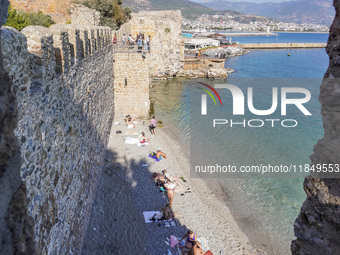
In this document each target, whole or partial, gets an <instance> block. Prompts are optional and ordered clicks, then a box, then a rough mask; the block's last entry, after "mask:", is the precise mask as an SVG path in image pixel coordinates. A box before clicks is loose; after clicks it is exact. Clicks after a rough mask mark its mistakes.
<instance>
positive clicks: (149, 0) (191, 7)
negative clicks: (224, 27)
mask: <svg viewBox="0 0 340 255" xmlns="http://www.w3.org/2000/svg"><path fill="white" fill-rule="evenodd" d="M124 5H126V6H129V7H130V8H131V9H132V10H133V11H134V12H137V11H141V10H145V11H163V10H181V11H182V15H183V16H184V17H186V18H195V17H197V16H199V15H202V14H214V13H215V11H214V10H212V9H210V8H208V7H204V6H202V5H199V4H197V3H194V2H191V1H188V0H124Z"/></svg>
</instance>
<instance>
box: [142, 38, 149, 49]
mask: <svg viewBox="0 0 340 255" xmlns="http://www.w3.org/2000/svg"><path fill="white" fill-rule="evenodd" d="M143 44H144V51H147V50H148V40H147V39H146V38H145V37H144V40H143Z"/></svg>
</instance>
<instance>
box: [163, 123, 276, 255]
mask: <svg viewBox="0 0 340 255" xmlns="http://www.w3.org/2000/svg"><path fill="white" fill-rule="evenodd" d="M163 130H164V133H163V134H162V135H163V136H165V137H167V139H170V140H172V141H175V142H176V143H178V144H179V145H180V146H181V148H182V147H184V146H183V144H181V141H180V138H179V135H178V134H176V131H175V128H174V127H172V126H171V125H170V126H169V127H166V128H164V129H163ZM165 131H167V132H165ZM189 152H190V150H189ZM184 154H185V155H186V156H187V159H188V158H189V156H190V155H189V154H190V153H184ZM189 164H190V163H189V162H188V167H189ZM189 175H190V170H189ZM193 179H196V178H193ZM201 181H203V182H204V183H205V185H206V186H207V188H208V189H209V191H208V192H207V194H210V195H207V196H208V197H209V200H211V202H212V203H216V202H218V203H220V204H221V205H220V206H221V207H224V208H225V210H226V212H227V213H226V215H225V216H231V218H232V219H231V220H232V221H233V222H234V224H236V225H237V233H240V232H241V233H242V234H243V235H245V236H246V237H247V244H249V245H250V247H252V249H251V252H252V254H262V255H264V254H277V253H275V252H274V247H273V244H272V243H271V242H270V241H269V240H271V238H270V236H269V234H268V233H267V231H262V232H261V234H260V235H259V232H258V229H259V227H260V226H258V225H256V224H254V223H251V222H250V218H251V216H250V215H249V218H245V214H244V211H243V214H241V212H242V211H241V210H239V209H238V208H236V207H237V206H235V203H237V202H236V201H235V200H238V198H237V197H235V196H234V195H233V194H231V193H232V192H230V191H227V190H225V189H224V188H223V187H222V186H221V184H220V183H219V182H218V181H217V180H216V179H215V178H210V179H203V180H201ZM204 195H206V194H203V196H204ZM222 211H223V210H222ZM239 231H240V232H239Z"/></svg>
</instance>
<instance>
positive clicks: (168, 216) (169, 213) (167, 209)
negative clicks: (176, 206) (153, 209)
mask: <svg viewBox="0 0 340 255" xmlns="http://www.w3.org/2000/svg"><path fill="white" fill-rule="evenodd" d="M161 212H163V215H164V219H165V220H171V219H172V220H175V214H174V212H173V211H172V209H171V207H170V204H167V205H166V206H164V207H163V208H162V209H161Z"/></svg>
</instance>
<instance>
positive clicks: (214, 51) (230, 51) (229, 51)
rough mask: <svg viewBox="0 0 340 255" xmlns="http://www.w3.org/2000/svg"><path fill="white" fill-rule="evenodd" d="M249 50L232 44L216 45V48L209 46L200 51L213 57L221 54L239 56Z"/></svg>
mask: <svg viewBox="0 0 340 255" xmlns="http://www.w3.org/2000/svg"><path fill="white" fill-rule="evenodd" d="M248 52H249V51H247V50H245V49H243V48H242V47H240V46H232V47H225V48H222V47H218V48H211V49H207V50H204V51H202V54H204V55H206V56H209V57H211V58H213V57H221V56H222V55H223V56H225V57H233V56H241V55H244V54H246V53H248Z"/></svg>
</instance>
